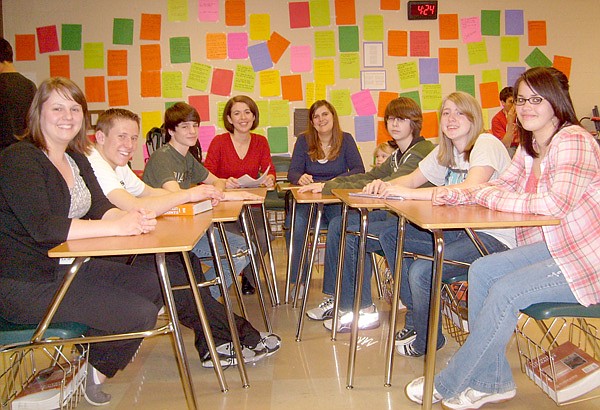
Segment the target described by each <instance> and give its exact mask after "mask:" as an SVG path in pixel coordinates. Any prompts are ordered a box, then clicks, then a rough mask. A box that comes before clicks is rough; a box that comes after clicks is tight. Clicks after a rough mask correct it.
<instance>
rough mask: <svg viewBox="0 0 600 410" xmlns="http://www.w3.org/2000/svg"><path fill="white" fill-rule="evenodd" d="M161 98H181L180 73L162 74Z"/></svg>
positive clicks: (181, 79) (168, 72) (181, 83)
mask: <svg viewBox="0 0 600 410" xmlns="http://www.w3.org/2000/svg"><path fill="white" fill-rule="evenodd" d="M161 79H162V96H163V98H181V97H182V96H183V93H182V89H183V74H182V72H181V71H163V72H162V76H161Z"/></svg>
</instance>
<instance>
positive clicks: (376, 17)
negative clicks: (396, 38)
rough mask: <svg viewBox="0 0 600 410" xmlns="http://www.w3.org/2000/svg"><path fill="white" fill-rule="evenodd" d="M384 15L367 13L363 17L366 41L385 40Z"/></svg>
mask: <svg viewBox="0 0 600 410" xmlns="http://www.w3.org/2000/svg"><path fill="white" fill-rule="evenodd" d="M383 37H384V34H383V16H382V15H381V14H370V15H366V16H365V17H364V19H363V39H364V40H365V41H383Z"/></svg>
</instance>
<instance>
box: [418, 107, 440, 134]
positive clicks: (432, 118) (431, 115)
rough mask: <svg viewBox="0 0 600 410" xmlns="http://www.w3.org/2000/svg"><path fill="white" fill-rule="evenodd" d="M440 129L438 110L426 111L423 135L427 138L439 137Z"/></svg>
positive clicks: (422, 129)
mask: <svg viewBox="0 0 600 410" xmlns="http://www.w3.org/2000/svg"><path fill="white" fill-rule="evenodd" d="M439 129H440V126H439V123H438V115H437V112H424V113H423V127H422V128H421V135H422V136H423V137H425V138H437V137H438V134H439Z"/></svg>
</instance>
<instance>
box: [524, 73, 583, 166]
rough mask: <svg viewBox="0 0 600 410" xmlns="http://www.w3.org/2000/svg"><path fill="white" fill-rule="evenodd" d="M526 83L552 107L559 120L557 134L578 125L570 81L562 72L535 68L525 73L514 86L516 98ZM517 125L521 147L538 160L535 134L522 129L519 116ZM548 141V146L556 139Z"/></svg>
mask: <svg viewBox="0 0 600 410" xmlns="http://www.w3.org/2000/svg"><path fill="white" fill-rule="evenodd" d="M522 82H525V84H527V85H528V86H529V88H531V91H534V92H535V93H536V94H538V95H539V96H541V97H543V98H544V99H545V100H546V101H548V102H549V103H550V105H551V106H552V110H553V111H554V116H555V117H556V118H557V119H558V124H556V128H555V133H554V135H556V131H558V130H559V129H561V128H562V127H565V126H567V125H578V124H579V120H578V119H577V115H576V114H575V109H574V108H573V101H571V95H570V94H569V79H568V78H567V76H566V75H564V74H563V73H562V72H561V71H559V70H557V69H556V68H554V67H535V68H530V69H529V70H527V71H525V72H524V73H523V74H521V76H520V77H519V78H518V79H517V81H516V82H515V86H514V98H515V101H516V99H517V95H518V94H519V85H521V83H522ZM517 125H518V127H519V128H518V129H519V137H520V140H521V145H522V146H523V148H524V149H525V152H527V153H528V154H529V155H530V156H532V157H533V158H537V156H538V153H537V152H536V151H535V149H533V133H532V132H531V131H527V130H526V129H525V128H523V127H522V125H521V122H520V121H519V119H518V116H517ZM554 135H552V137H551V138H550V139H548V144H550V141H552V138H554Z"/></svg>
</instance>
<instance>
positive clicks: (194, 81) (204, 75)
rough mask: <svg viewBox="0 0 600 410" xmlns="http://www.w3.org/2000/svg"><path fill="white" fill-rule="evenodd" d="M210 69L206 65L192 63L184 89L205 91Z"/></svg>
mask: <svg viewBox="0 0 600 410" xmlns="http://www.w3.org/2000/svg"><path fill="white" fill-rule="evenodd" d="M211 72H212V67H211V66H209V65H207V64H200V63H192V64H191V66H190V73H189V75H188V80H187V84H186V87H188V88H193V89H194V90H200V91H206V90H207V88H208V81H209V79H210V74H211Z"/></svg>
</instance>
